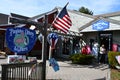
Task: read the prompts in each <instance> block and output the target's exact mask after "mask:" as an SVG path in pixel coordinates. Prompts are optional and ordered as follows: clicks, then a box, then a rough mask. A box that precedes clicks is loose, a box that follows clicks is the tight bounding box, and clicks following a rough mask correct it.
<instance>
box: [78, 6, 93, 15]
mask: <svg viewBox="0 0 120 80" xmlns="http://www.w3.org/2000/svg"><path fill="white" fill-rule="evenodd" d="M79 12H81V13H85V14H89V15H93V12H92V11H91V10H89V9H88V8H85V7H81V8H79Z"/></svg>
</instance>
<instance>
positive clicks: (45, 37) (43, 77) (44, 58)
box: [42, 15, 47, 80]
mask: <svg viewBox="0 0 120 80" xmlns="http://www.w3.org/2000/svg"><path fill="white" fill-rule="evenodd" d="M43 36H44V49H43V65H42V80H46V56H47V55H46V54H47V50H46V49H47V15H45V22H44V31H43Z"/></svg>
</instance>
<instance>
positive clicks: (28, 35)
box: [6, 27, 36, 55]
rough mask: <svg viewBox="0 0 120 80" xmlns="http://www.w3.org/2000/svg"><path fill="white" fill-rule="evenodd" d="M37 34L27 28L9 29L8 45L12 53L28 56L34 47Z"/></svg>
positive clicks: (7, 34)
mask: <svg viewBox="0 0 120 80" xmlns="http://www.w3.org/2000/svg"><path fill="white" fill-rule="evenodd" d="M35 41H36V33H35V31H34V30H30V29H27V28H23V27H22V28H7V30H6V43H7V46H8V47H9V48H10V50H11V51H13V52H15V53H17V54H21V55H23V54H26V53H28V52H29V51H30V50H31V49H32V48H33V46H34V44H35Z"/></svg>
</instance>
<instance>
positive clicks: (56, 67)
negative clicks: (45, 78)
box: [49, 58, 59, 72]
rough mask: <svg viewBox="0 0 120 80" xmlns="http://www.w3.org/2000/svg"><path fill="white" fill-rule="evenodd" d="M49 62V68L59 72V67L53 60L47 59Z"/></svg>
mask: <svg viewBox="0 0 120 80" xmlns="http://www.w3.org/2000/svg"><path fill="white" fill-rule="evenodd" d="M49 62H50V64H51V66H52V67H53V69H54V71H55V72H56V71H58V70H59V65H58V63H57V61H56V60H55V59H54V58H51V59H49Z"/></svg>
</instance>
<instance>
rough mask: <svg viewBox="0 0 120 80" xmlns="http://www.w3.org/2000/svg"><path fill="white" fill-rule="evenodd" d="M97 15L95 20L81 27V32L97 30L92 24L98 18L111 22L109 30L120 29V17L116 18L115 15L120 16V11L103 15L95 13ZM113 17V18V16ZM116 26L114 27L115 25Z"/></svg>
mask: <svg viewBox="0 0 120 80" xmlns="http://www.w3.org/2000/svg"><path fill="white" fill-rule="evenodd" d="M94 17H96V18H95V19H94V20H93V21H91V22H89V23H87V24H85V25H83V26H82V27H80V28H79V31H80V32H91V31H97V30H93V29H92V24H93V23H94V22H96V21H98V20H104V21H108V22H110V27H109V29H105V31H107V30H120V19H119V20H118V19H115V18H114V17H120V12H113V13H108V14H101V15H95V16H94ZM111 17H112V18H111ZM113 26H114V27H113Z"/></svg>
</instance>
